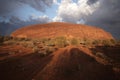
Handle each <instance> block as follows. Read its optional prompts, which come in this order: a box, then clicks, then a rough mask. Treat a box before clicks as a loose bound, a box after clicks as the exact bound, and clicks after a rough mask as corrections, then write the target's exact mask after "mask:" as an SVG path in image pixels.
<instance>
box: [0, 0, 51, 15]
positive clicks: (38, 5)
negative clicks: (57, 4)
mask: <svg viewBox="0 0 120 80" xmlns="http://www.w3.org/2000/svg"><path fill="white" fill-rule="evenodd" d="M52 3H53V0H0V17H1V16H9V15H11V14H12V12H14V10H17V9H19V8H21V7H23V6H24V5H29V6H31V7H33V8H34V9H36V10H38V11H45V8H46V7H48V6H51V5H52Z"/></svg>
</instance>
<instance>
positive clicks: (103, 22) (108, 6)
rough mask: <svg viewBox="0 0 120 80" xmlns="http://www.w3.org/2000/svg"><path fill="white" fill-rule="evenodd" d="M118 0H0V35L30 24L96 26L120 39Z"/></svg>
mask: <svg viewBox="0 0 120 80" xmlns="http://www.w3.org/2000/svg"><path fill="white" fill-rule="evenodd" d="M119 3H120V0H0V35H9V34H10V33H11V32H12V31H14V30H16V29H18V28H20V27H23V26H26V25H31V24H38V23H48V22H71V23H77V24H87V25H92V26H98V27H101V28H103V29H105V30H106V31H108V32H110V33H111V34H112V35H113V36H114V37H115V38H119V39H120V31H119V30H120V26H119V25H120V5H119Z"/></svg>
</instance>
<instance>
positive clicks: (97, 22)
mask: <svg viewBox="0 0 120 80" xmlns="http://www.w3.org/2000/svg"><path fill="white" fill-rule="evenodd" d="M99 2H100V6H99V8H98V9H96V11H95V12H94V13H93V14H92V15H90V16H87V17H86V24H89V25H94V26H99V27H101V28H103V29H105V30H106V31H109V32H110V33H112V34H113V36H114V37H116V38H120V31H119V30H120V5H119V3H120V0H99Z"/></svg>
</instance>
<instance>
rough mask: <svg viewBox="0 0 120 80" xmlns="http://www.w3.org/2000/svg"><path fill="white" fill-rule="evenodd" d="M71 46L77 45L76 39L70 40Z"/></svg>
mask: <svg viewBox="0 0 120 80" xmlns="http://www.w3.org/2000/svg"><path fill="white" fill-rule="evenodd" d="M71 45H79V40H78V39H76V38H72V39H71Z"/></svg>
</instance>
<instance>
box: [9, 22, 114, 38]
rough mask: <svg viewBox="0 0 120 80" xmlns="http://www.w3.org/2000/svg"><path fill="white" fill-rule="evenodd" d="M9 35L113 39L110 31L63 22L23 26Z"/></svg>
mask: <svg viewBox="0 0 120 80" xmlns="http://www.w3.org/2000/svg"><path fill="white" fill-rule="evenodd" d="M11 36H12V37H25V38H54V37H58V36H65V37H68V38H73V37H75V38H80V39H93V40H103V39H113V37H112V35H111V34H110V33H108V32H106V31H104V30H103V29H100V28H98V27H93V26H88V25H82V24H72V23H64V22H52V23H46V24H36V25H30V26H25V27H23V28H20V29H18V30H16V31H14V32H13V33H12V34H11Z"/></svg>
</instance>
